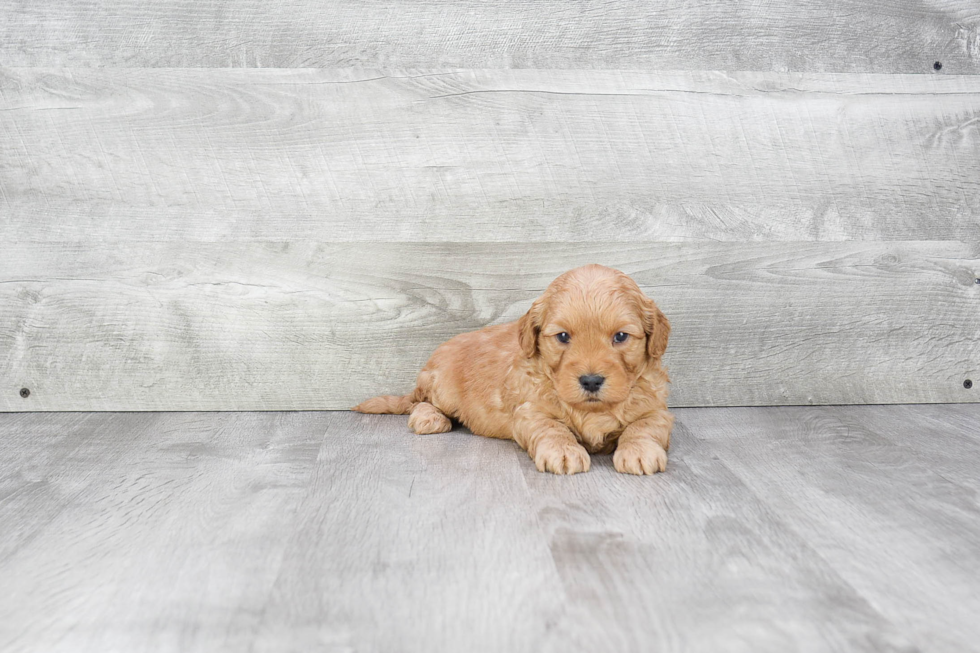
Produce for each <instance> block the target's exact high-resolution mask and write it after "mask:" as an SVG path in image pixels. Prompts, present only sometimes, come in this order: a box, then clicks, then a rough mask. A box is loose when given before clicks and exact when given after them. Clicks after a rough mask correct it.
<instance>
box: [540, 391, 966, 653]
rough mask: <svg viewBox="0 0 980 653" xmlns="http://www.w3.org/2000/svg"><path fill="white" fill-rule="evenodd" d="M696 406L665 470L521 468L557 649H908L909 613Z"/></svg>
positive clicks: (599, 461) (598, 465)
mask: <svg viewBox="0 0 980 653" xmlns="http://www.w3.org/2000/svg"><path fill="white" fill-rule="evenodd" d="M821 410H828V409H826V408H822V409H821ZM689 412H690V411H679V412H678V418H679V419H678V423H677V425H676V426H675V436H676V437H675V438H673V440H672V443H673V446H672V447H671V457H670V462H669V463H668V472H667V473H666V474H657V475H656V476H654V477H639V478H638V477H634V476H627V475H623V474H617V473H616V472H615V471H614V469H613V466H612V461H611V457H610V456H596V457H594V458H593V469H592V471H590V472H589V473H588V474H583V475H580V476H576V477H572V479H571V481H572V482H563V481H565V479H561V478H559V477H555V476H551V475H545V474H542V473H539V472H537V471H536V470H535V469H534V466H533V465H525V466H524V467H523V470H524V474H525V479H526V482H527V485H528V488H529V491H530V495H531V499H532V502H533V503H534V505H535V507H536V508H537V509H538V515H539V519H540V520H541V521H542V524H543V526H544V528H545V529H546V533H547V536H548V541H549V544H550V547H551V552H552V555H553V556H554V559H555V565H556V567H557V569H558V573H559V575H560V577H561V580H562V585H563V587H564V589H565V593H566V595H567V596H568V607H567V609H566V610H565V611H564V613H563V615H562V621H561V622H560V623H559V624H558V627H557V630H558V631H559V632H564V633H566V634H567V636H568V640H569V641H562V642H561V643H560V644H558V643H557V642H556V645H555V646H554V647H553V648H551V649H550V650H552V651H556V652H558V651H582V652H588V651H598V650H610V651H613V650H614V651H637V652H640V651H654V650H655V651H662V650H678V651H685V650H696V651H705V652H708V651H760V650H770V651H788V650H795V651H832V650H855V651H904V650H909V649H908V646H909V641H908V639H907V638H906V636H905V635H904V633H903V632H902V631H903V628H900V627H897V624H898V623H899V622H895V621H891V620H889V619H885V618H884V617H882V615H881V614H880V613H879V612H878V610H877V609H876V608H875V606H874V605H873V604H872V603H871V602H869V601H868V600H867V599H866V598H865V597H863V596H862V595H861V594H859V593H858V592H857V591H855V589H854V588H853V587H851V586H850V585H849V584H848V583H847V582H846V581H845V580H844V579H842V578H841V577H840V575H839V574H838V573H837V572H836V571H835V570H834V569H833V568H832V567H831V566H829V565H828V564H827V563H826V562H825V561H824V560H823V559H821V557H820V556H819V555H817V554H816V553H815V552H814V551H813V550H812V549H811V548H810V546H809V543H808V542H807V541H806V539H805V538H803V537H800V536H799V535H797V534H796V533H793V532H792V531H791V530H789V529H787V528H786V527H785V525H784V524H783V523H782V522H781V520H780V519H779V518H778V517H777V516H776V515H775V514H773V512H772V511H771V510H770V509H769V507H768V506H767V505H765V503H764V502H762V501H760V500H759V497H757V496H756V495H755V494H754V493H753V492H752V491H751V490H750V489H749V488H748V487H747V486H746V484H744V483H743V482H742V481H740V480H739V479H738V478H737V477H736V476H735V475H734V474H733V473H732V472H731V471H730V470H729V469H728V468H727V467H726V463H725V462H723V461H722V460H721V459H719V457H718V456H717V455H714V452H713V451H710V450H708V449H707V448H706V447H704V446H703V445H702V444H701V443H699V442H698V441H697V440H696V439H694V438H692V437H690V435H689V434H688V432H687V429H686V426H685V419H686V417H687V414H688V413H689ZM721 412H724V411H721ZM761 588H769V590H763V591H760V589H761ZM829 597H833V600H828V598H829ZM804 615H805V616H804ZM961 618H962V615H961ZM691 633H699V635H698V636H697V640H696V641H691V640H690V634H691Z"/></svg>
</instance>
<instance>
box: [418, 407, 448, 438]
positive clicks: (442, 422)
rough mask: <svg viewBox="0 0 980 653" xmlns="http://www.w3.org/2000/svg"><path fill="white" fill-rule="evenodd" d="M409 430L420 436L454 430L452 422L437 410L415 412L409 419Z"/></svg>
mask: <svg viewBox="0 0 980 653" xmlns="http://www.w3.org/2000/svg"><path fill="white" fill-rule="evenodd" d="M408 428H410V429H412V430H413V431H415V433H417V434H419V435H431V434H433V433H446V432H448V431H451V430H452V429H453V423H452V421H451V420H450V419H449V418H448V417H446V416H445V415H443V414H442V413H440V412H439V411H438V410H436V409H435V408H430V409H428V410H413V411H412V414H411V415H409V417H408Z"/></svg>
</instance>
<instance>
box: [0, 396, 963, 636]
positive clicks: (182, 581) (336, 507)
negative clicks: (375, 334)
mask: <svg viewBox="0 0 980 653" xmlns="http://www.w3.org/2000/svg"><path fill="white" fill-rule="evenodd" d="M947 418H948V419H947ZM882 420H886V422H883V421H882ZM947 421H948V424H946V425H945V426H944V425H943V424H944V422H947ZM961 422H962V423H961ZM967 422H969V424H967ZM978 422H980V406H977V405H969V406H966V405H962V406H889V407H879V406H874V407H867V406H852V407H802V408H780V409H760V408H752V409H679V410H678V411H677V426H676V430H675V438H674V441H673V447H672V450H671V462H670V465H669V466H668V469H667V471H666V472H665V473H663V474H658V475H656V476H654V477H647V478H636V477H627V476H624V475H620V474H617V473H616V472H615V471H614V470H613V468H612V464H611V459H610V456H596V457H595V458H594V464H593V466H592V470H591V471H590V472H588V473H586V474H581V475H576V476H572V477H555V476H551V475H547V474H541V473H539V472H537V471H535V470H534V467H533V464H532V462H531V460H530V459H529V458H528V457H527V456H526V455H525V454H524V453H523V452H520V451H519V450H518V449H517V448H516V447H515V445H514V444H513V443H511V442H505V441H499V440H490V439H486V438H479V437H475V436H472V435H470V434H468V433H467V432H465V431H460V432H454V433H446V434H441V435H430V436H416V435H414V434H411V433H410V432H409V431H408V429H407V427H406V425H405V418H404V417H395V416H375V415H371V416H365V415H355V414H351V413H288V414H284V413H250V414H241V413H232V414H229V413H186V414H173V413H171V414H156V413H150V414H134V413H128V414H107V413H101V414H88V413H79V414H41V413H33V414H23V415H16V414H0V479H2V481H0V483H2V484H0V488H2V489H0V523H2V524H3V525H4V527H3V528H2V529H0V551H3V552H4V553H3V555H0V577H2V578H3V580H4V582H3V589H4V591H3V592H0V649H2V650H3V651H4V652H5V653H7V652H10V653H33V652H38V651H45V652H58V651H66V652H68V651H70V652H71V653H87V652H89V651H91V652H99V653H102V652H104V651H109V650H125V651H137V650H153V651H158V652H160V653H168V652H171V651H174V652H177V651H179V652H181V653H193V652H196V651H207V652H208V653H218V652H222V651H244V650H254V651H267V650H275V651H311V650H315V651H330V652H333V651H337V652H339V651H350V650H357V651H364V652H365V653H373V652H375V651H377V652H381V651H391V650H399V651H426V652H429V651H431V652H433V653H442V652H443V651H447V652H449V651H453V652H455V651H462V650H466V651H475V652H482V651H513V652H514V653H524V652H528V653H531V652H534V653H537V652H541V651H544V652H551V651H554V652H556V653H557V652H559V651H596V650H617V651H628V652H632V651H637V652H640V651H644V652H645V651H651V650H655V651H663V652H664V653H682V652H686V653H689V652H692V651H694V652H697V651H705V652H709V651H710V652H716V651H733V652H736V651H753V652H756V653H770V652H771V653H784V652H785V651H801V652H810V651H813V652H821V653H822V652H824V651H873V652H875V653H877V652H879V651H885V652H895V653H897V652H899V651H901V652H902V653H907V652H909V651H921V652H922V653H945V652H946V651H964V652H970V651H978V650H980V648H978V646H977V642H978V641H980V639H978V634H980V633H978V626H977V624H976V619H975V615H976V613H977V609H978V605H977V596H980V574H978V573H977V569H980V565H978V564H977V563H978V560H977V559H976V558H977V555H978V552H977V549H976V547H975V546H974V543H975V542H976V538H977V536H978V534H980V533H978V531H980V507H978V505H977V503H976V501H975V492H971V488H972V487H974V486H972V485H962V484H960V480H959V478H960V477H956V478H952V477H949V476H948V474H950V473H951V472H953V473H957V470H960V469H963V468H964V466H965V465H972V466H973V467H974V468H976V466H977V465H978V464H980V457H978V456H980V454H978V449H977V447H978V444H980V440H978V436H977V430H976V427H975V425H976V424H977V423H978ZM882 426H883V427H884V428H880V427H882ZM927 438H928V440H930V441H931V442H932V443H933V444H934V446H933V447H932V448H931V449H929V448H927V447H925V446H923V442H924V441H925V440H926V439H927ZM32 506H34V507H36V511H34V510H31V509H30V508H31V507H32ZM38 515H40V516H41V518H38ZM27 532H30V533H31V536H30V538H29V540H24V539H23V537H22V534H23V533H27Z"/></svg>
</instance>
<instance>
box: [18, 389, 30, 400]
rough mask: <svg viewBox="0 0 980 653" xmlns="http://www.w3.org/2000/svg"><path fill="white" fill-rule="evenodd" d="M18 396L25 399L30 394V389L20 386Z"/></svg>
mask: <svg viewBox="0 0 980 653" xmlns="http://www.w3.org/2000/svg"><path fill="white" fill-rule="evenodd" d="M20 396H21V397H23V398H24V399H27V398H28V397H30V396H31V391H30V390H28V389H27V388H21V389H20Z"/></svg>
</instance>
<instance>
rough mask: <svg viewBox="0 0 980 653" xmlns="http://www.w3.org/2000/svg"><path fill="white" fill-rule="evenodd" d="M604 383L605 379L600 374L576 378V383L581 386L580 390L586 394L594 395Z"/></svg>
mask: <svg viewBox="0 0 980 653" xmlns="http://www.w3.org/2000/svg"><path fill="white" fill-rule="evenodd" d="M605 382H606V377H604V376H602V375H601V374H583V375H582V376H580V377H578V383H579V385H581V386H582V389H583V390H585V391H586V392H588V393H591V394H595V393H596V392H599V388H601V387H602V384H603V383H605Z"/></svg>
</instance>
